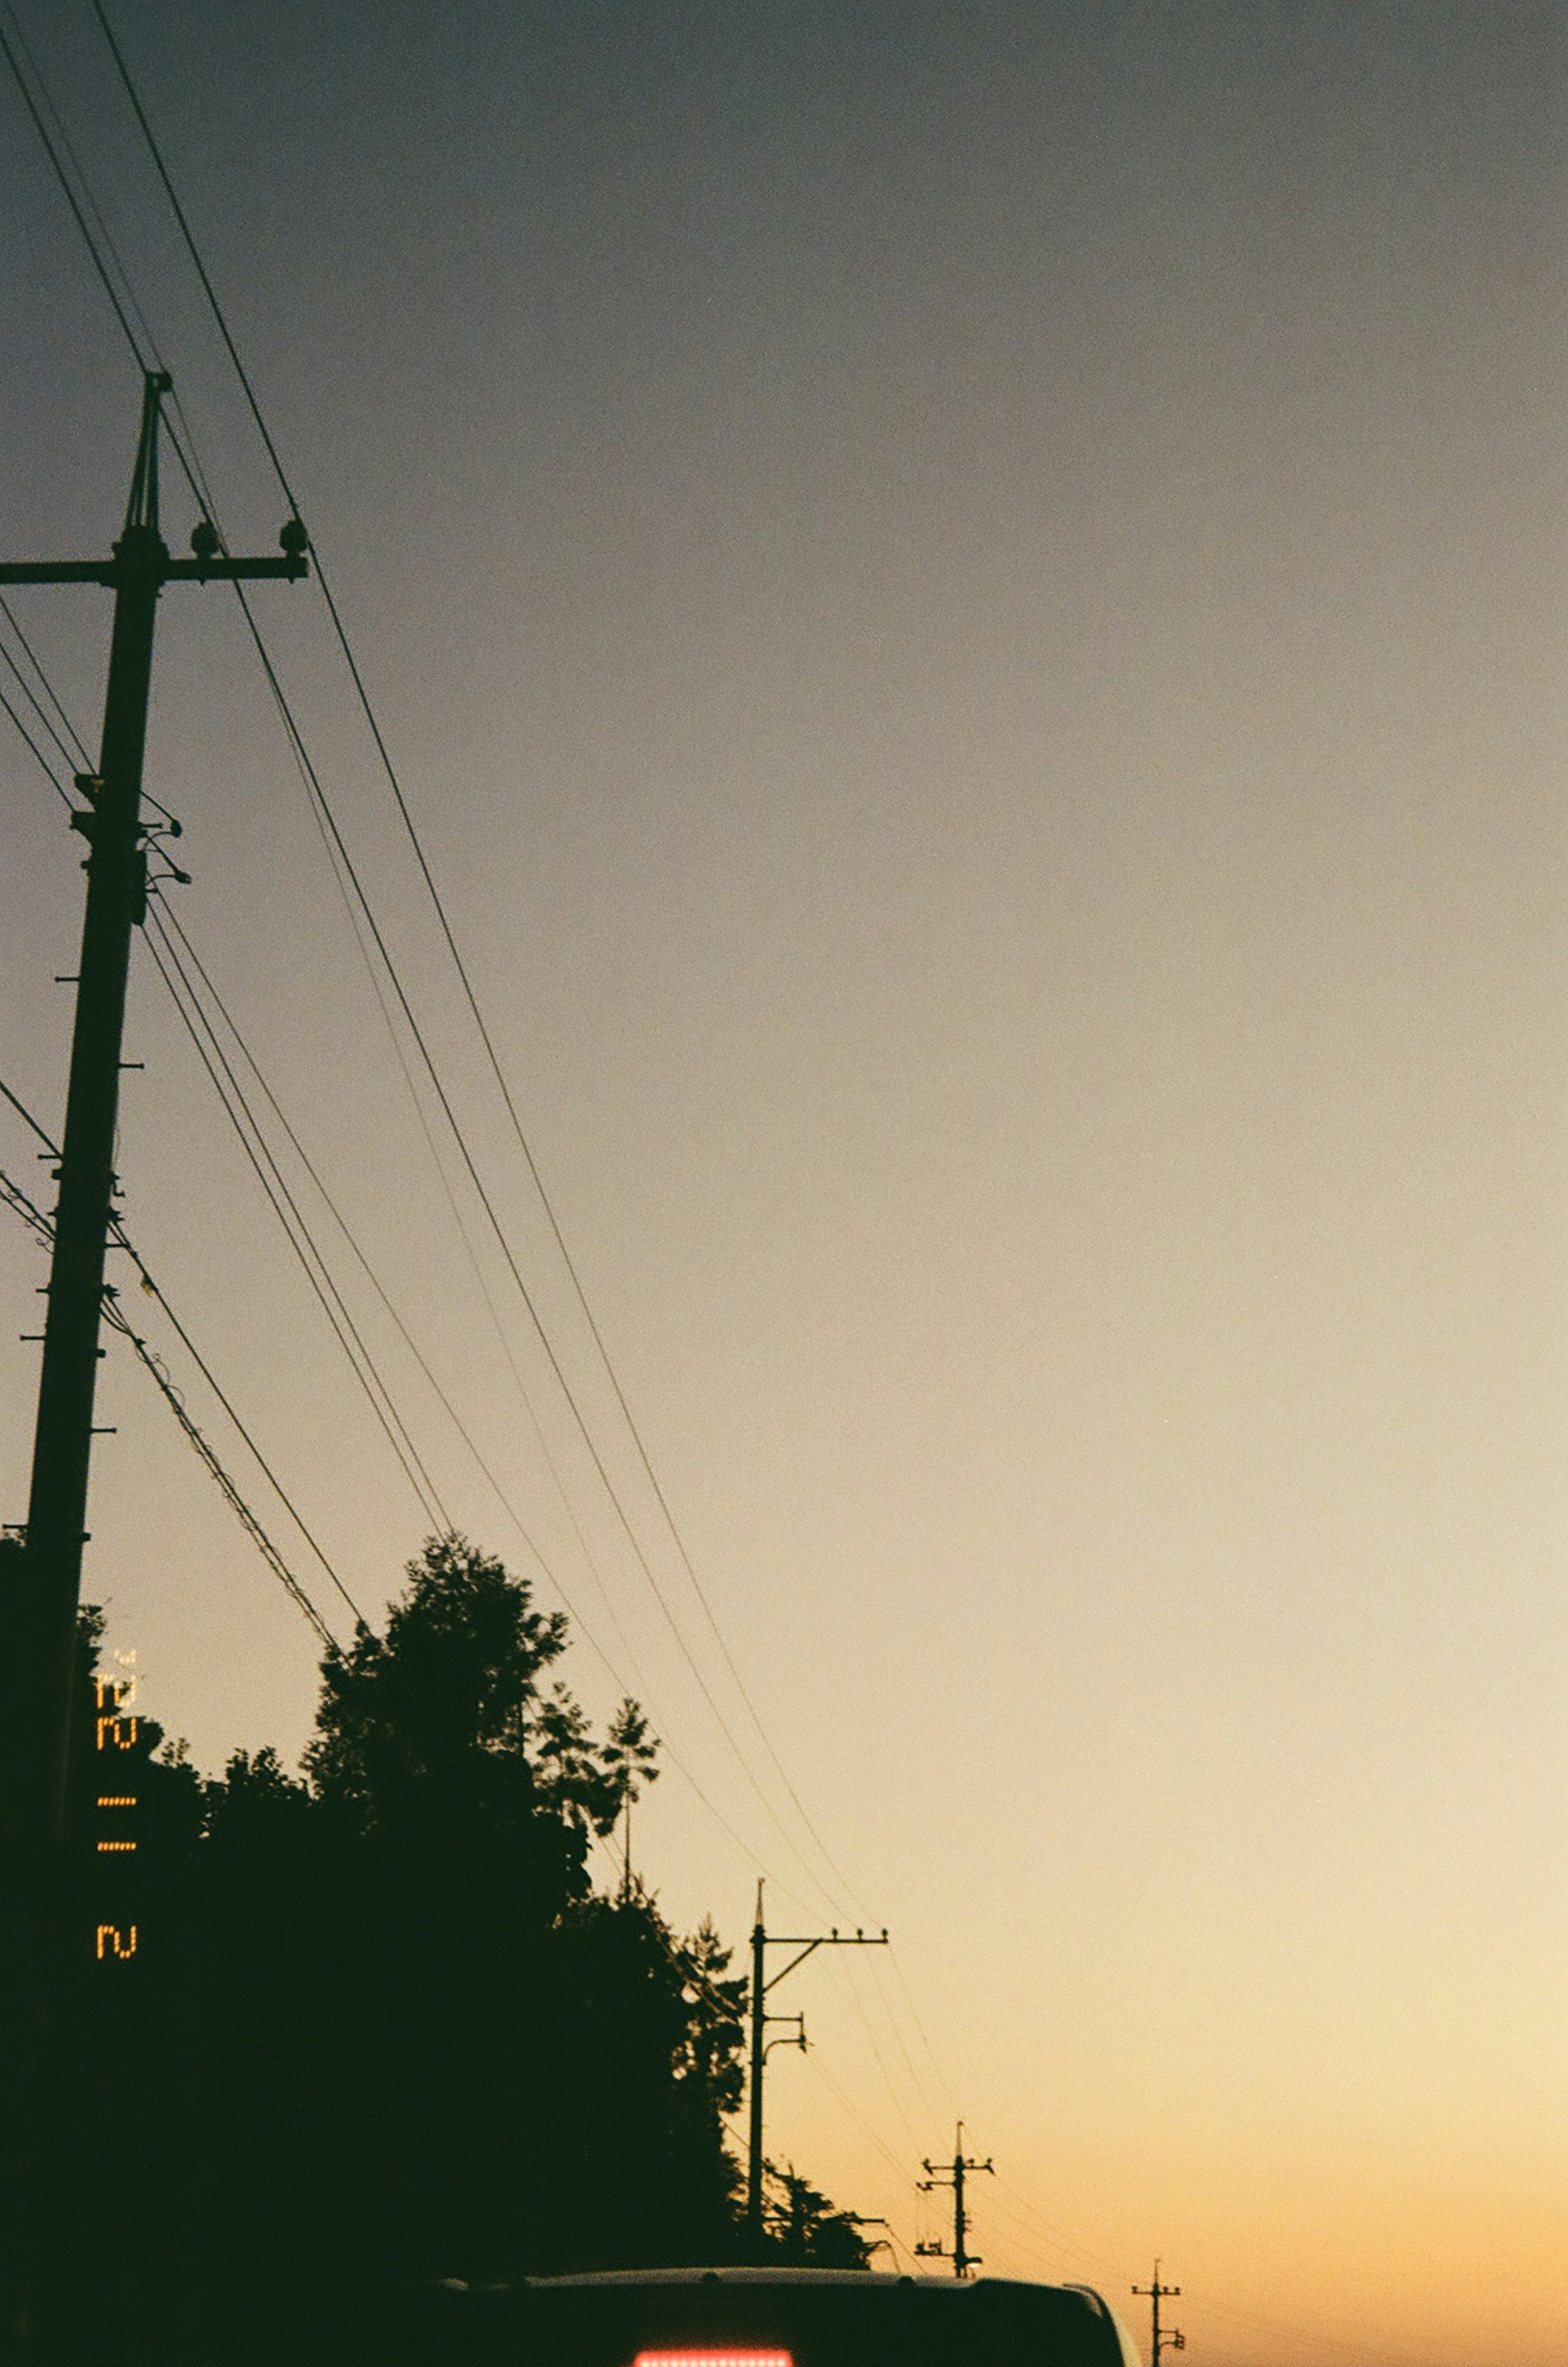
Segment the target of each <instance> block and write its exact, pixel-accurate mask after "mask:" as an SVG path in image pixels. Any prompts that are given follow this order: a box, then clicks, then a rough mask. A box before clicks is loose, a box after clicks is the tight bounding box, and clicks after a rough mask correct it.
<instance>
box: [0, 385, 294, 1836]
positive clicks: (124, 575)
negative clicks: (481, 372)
mask: <svg viewBox="0 0 1568 2367" xmlns="http://www.w3.org/2000/svg"><path fill="white" fill-rule="evenodd" d="M171 384H172V381H171V380H170V379H169V378H168V377H167V376H166V375H165V373H164V372H163V371H161V370H159V371H148V372H147V373H146V377H145V381H144V384H143V388H142V396H141V436H140V439H139V441H138V443H137V447H136V465H135V468H134V469H133V470H132V472H131V481H130V504H129V505H128V507H127V509H126V513H125V529H124V532H123V533H122V534H121V536H120V538H119V540H118V542H117V543H116V544H115V546H114V550H113V555H112V556H111V557H110V558H108V559H63V560H51V561H42V562H40V563H39V564H36V565H35V564H29V563H28V562H25V561H12V562H8V563H5V564H0V583H96V584H100V585H101V586H102V587H103V588H104V590H106V591H108V592H112V593H113V594H114V595H115V598H114V625H113V630H112V633H111V636H110V640H109V667H108V685H107V691H106V693H105V697H104V729H103V740H102V743H101V752H100V754H99V758H98V769H97V771H96V773H79V774H78V775H77V776H76V787H77V788H78V789H79V790H80V791H81V793H82V795H83V797H84V798H85V799H86V804H85V807H84V808H83V809H82V810H80V811H78V812H77V813H74V814H73V816H72V823H71V826H72V828H73V830H78V831H80V832H81V833H82V835H83V837H84V838H85V840H86V842H87V858H86V862H85V866H84V868H85V871H86V874H87V905H86V916H85V922H84V924H83V930H82V958H81V964H80V967H79V969H78V973H77V980H76V1017H75V1025H74V1032H73V1036H72V1042H71V1081H70V1085H69V1088H68V1090H67V1094H66V1103H65V1141H64V1149H63V1151H62V1157H61V1163H60V1167H59V1169H58V1171H57V1172H58V1179H59V1183H60V1199H59V1204H58V1206H57V1207H56V1209H55V1216H54V1252H53V1259H52V1262H51V1266H50V1275H49V1291H48V1297H49V1312H48V1314H47V1316H46V1317H45V1320H44V1333H43V1370H42V1374H41V1376H40V1379H39V1403H38V1428H37V1431H36V1433H35V1436H34V1444H33V1471H32V1492H31V1496H30V1499H29V1501H28V1528H27V1553H26V1556H25V1557H24V1560H23V1563H22V1567H21V1573H20V1578H19V1581H18V1584H17V1591H16V1592H15V1593H14V1595H13V1597H12V1600H11V1601H10V1602H9V1603H6V1605H5V1606H4V1609H5V1612H6V1626H7V1629H8V1631H9V1632H8V1634H7V1637H6V1655H7V1658H8V1659H9V1662H10V1668H9V1670H8V1672H7V1673H8V1675H9V1676H11V1677H12V1678H13V1679H14V1681H15V1685H14V1692H13V1695H12V1699H13V1704H14V1706H13V1708H12V1713H11V1717H10V1720H9V1721H8V1723H9V1727H10V1731H9V1732H8V1734H7V1735H6V1745H7V1746H8V1750H10V1751H13V1752H14V1753H15V1758H14V1761H13V1762H12V1769H11V1771H10V1772H11V1775H12V1780H11V1782H10V1784H9V1785H8V1787H7V1788H8V1790H9V1793H10V1807H11V1813H12V1814H14V1815H15V1817H16V1818H17V1835H18V1838H21V1837H24V1836H25V1837H26V1838H27V1839H28V1840H31V1841H33V1842H35V1843H43V1842H45V1841H47V1840H49V1838H50V1837H51V1835H58V1834H59V1833H60V1831H61V1829H62V1819H63V1812H64V1802H65V1769H66V1759H67V1753H68V1750H69V1746H70V1722H71V1670H72V1662H73V1641H74V1637H75V1629H76V1608H77V1602H78V1598H79V1596H80V1592H81V1584H82V1547H83V1545H84V1543H85V1532H84V1526H83V1524H84V1522H85V1517H86V1510H87V1465H88V1458H89V1455H90V1454H91V1450H92V1441H93V1397H94V1391H95V1387H96V1381H97V1369H98V1356H99V1353H100V1351H99V1347H98V1317H99V1313H100V1310H101V1308H102V1304H103V1295H104V1259H105V1252H106V1248H107V1238H108V1228H109V1222H110V1218H111V1216H112V1214H113V1194H114V1189H115V1177H114V1139H115V1120H116V1116H117V1113H118V1104H119V1070H120V1043H121V1038H122V1034H123V1029H124V1023H125V991H126V980H127V977H128V974H129V970H130V933H131V930H132V929H133V928H134V927H136V926H137V925H139V924H140V923H141V921H142V920H143V919H144V918H145V917H146V911H147V847H146V841H147V839H148V838H149V836H150V835H152V834H153V833H152V832H151V831H150V829H149V826H148V824H147V823H145V822H144V821H143V820H142V818H141V760H142V751H143V748H144V745H145V742H146V737H147V703H148V697H149V693H150V689H151V685H152V630H153V625H154V622H155V620H156V616H157V607H158V595H159V594H160V592H162V590H163V588H164V584H165V583H237V582H239V581H241V580H242V579H249V578H251V577H254V576H284V577H287V578H288V579H289V580H291V581H294V580H297V579H298V578H299V577H300V576H302V575H303V574H305V573H306V572H307V561H306V557H305V552H306V546H307V539H308V538H307V536H306V533H305V529H304V527H302V526H301V525H300V523H299V519H298V518H297V517H296V518H290V519H289V521H288V525H287V526H285V527H284V529H283V532H282V533H281V534H280V535H279V537H278V541H279V543H280V544H281V546H282V551H283V555H282V557H281V558H276V559H274V558H267V559H231V558H230V557H228V555H227V554H226V553H225V552H224V550H223V548H222V545H221V543H220V540H219V537H218V532H217V529H216V527H214V526H213V525H212V523H211V521H210V520H209V519H208V518H203V519H202V521H201V523H200V524H199V525H198V526H197V529H196V532H195V533H194V534H193V535H192V537H191V549H192V552H193V553H194V556H193V557H192V558H189V559H171V558H170V556H169V553H168V550H167V549H166V547H165V545H164V539H163V537H162V535H161V534H160V532H159V527H158V436H159V428H160V424H161V415H160V405H161V403H162V401H163V398H164V395H165V394H167V393H168V392H169V391H170V387H171Z"/></svg>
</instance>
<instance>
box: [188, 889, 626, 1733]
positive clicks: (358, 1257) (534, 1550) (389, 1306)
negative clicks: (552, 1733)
mask: <svg viewBox="0 0 1568 2367" xmlns="http://www.w3.org/2000/svg"><path fill="white" fill-rule="evenodd" d="M156 924H157V925H158V926H159V927H160V929H166V930H168V931H170V932H172V933H173V934H174V935H175V937H177V939H178V941H179V944H180V946H181V947H182V949H183V951H184V955H185V958H186V962H187V963H188V965H189V967H190V968H191V969H192V970H193V971H194V972H195V974H196V976H197V978H199V980H200V981H201V985H202V988H203V991H204V992H205V993H206V995H207V997H208V999H209V1002H210V1003H211V1005H212V1007H213V1009H215V1010H216V1011H217V1013H218V1014H219V1015H220V1018H221V1019H222V1021H223V1023H224V1025H225V1026H226V1027H227V1028H228V1031H229V1033H230V1035H231V1036H232V1038H233V1041H234V1044H235V1047H236V1048H237V1049H238V1051H239V1053H240V1056H241V1058H242V1059H243V1061H244V1062H245V1065H246V1067H247V1068H248V1069H249V1070H250V1072H251V1074H252V1076H253V1077H254V1079H255V1082H256V1084H257V1086H258V1088H259V1090H260V1092H261V1093H262V1094H263V1095H264V1096H265V1100H266V1103H267V1104H268V1106H269V1107H270V1109H271V1110H272V1113H273V1115H274V1116H275V1117H276V1120H277V1123H278V1125H279V1126H280V1127H282V1129H283V1132H284V1134H285V1136H286V1137H287V1138H288V1143H289V1146H290V1148H291V1149H292V1150H293V1151H294V1153H295V1156H296V1157H297V1158H298V1159H299V1163H300V1165H301V1166H302V1167H303V1169H304V1171H305V1172H306V1174H307V1175H308V1176H309V1177H310V1182H311V1183H313V1184H314V1186H315V1188H316V1190H317V1192H318V1193H319V1194H320V1195H321V1199H322V1201H323V1203H324V1204H325V1206H326V1208H327V1210H328V1213H329V1214H330V1216H331V1217H332V1218H333V1222H334V1224H335V1225H336V1226H337V1228H338V1230H339V1231H340V1232H341V1234H342V1235H343V1238H344V1241H345V1242H346V1244H347V1246H348V1249H349V1251H350V1252H351V1254H352V1255H353V1257H354V1258H355V1262H356V1263H357V1264H358V1266H359V1267H360V1270H361V1272H362V1273H363V1274H364V1275H365V1277H366V1279H367V1282H368V1283H369V1284H370V1286H371V1288H372V1289H373V1290H374V1291H375V1293H376V1296H377V1297H378V1299H379V1300H380V1303H381V1305H382V1307H383V1308H384V1309H385V1311H386V1313H387V1315H388V1317H389V1319H390V1320H391V1322H392V1324H393V1325H394V1327H395V1328H396V1330H397V1331H398V1334H399V1337H400V1339H401V1340H402V1342H403V1344H404V1346H405V1347H406V1348H407V1349H408V1351H409V1353H410V1354H411V1355H412V1357H413V1359H414V1361H415V1363H416V1364H417V1365H418V1366H419V1369H420V1371H421V1373H422V1374H423V1376H424V1378H425V1380H426V1381H427V1382H428V1383H429V1385H430V1387H431V1388H432V1390H433V1391H434V1394H435V1396H436V1398H437V1399H439V1401H440V1403H441V1405H442V1407H443V1408H444V1410H446V1414H447V1415H448V1417H449V1418H450V1420H451V1421H452V1423H453V1426H454V1427H455V1428H456V1430H457V1434H458V1436H459V1437H460V1438H461V1439H462V1441H463V1444H464V1445H465V1446H467V1448H468V1452H469V1453H470V1455H472V1456H473V1458H474V1460H475V1462H476V1463H477V1464H478V1466H479V1469H480V1471H481V1472H482V1473H483V1474H484V1477H485V1478H486V1479H487V1480H488V1481H489V1483H490V1486H491V1489H492V1490H493V1492H494V1494H495V1497H496V1500H497V1501H498V1502H499V1503H500V1505H501V1506H502V1510H503V1512H505V1513H506V1514H507V1516H508V1518H509V1519H510V1520H511V1521H512V1522H513V1525H514V1526H515V1528H516V1529H517V1532H518V1534H519V1535H520V1536H521V1537H522V1539H523V1541H524V1543H525V1546H527V1548H528V1551H529V1553H530V1554H531V1556H532V1557H533V1558H534V1560H535V1562H536V1564H537V1566H538V1568H539V1569H540V1571H541V1572H542V1573H543V1575H544V1576H545V1578H546V1579H547V1580H548V1581H549V1583H550V1584H551V1586H552V1587H553V1588H554V1589H555V1591H556V1592H557V1593H558V1595H559V1596H560V1598H561V1601H562V1603H564V1605H565V1607H566V1610H567V1612H568V1614H569V1615H570V1618H571V1619H572V1620H573V1622H574V1623H575V1625H577V1626H578V1628H579V1629H580V1630H581V1633H582V1635H583V1637H585V1639H586V1640H587V1641H588V1642H589V1643H590V1645H591V1646H592V1648H593V1650H594V1651H595V1653H596V1654H597V1656H598V1658H599V1659H601V1660H602V1661H603V1663H604V1667H605V1669H606V1670H608V1672H609V1674H610V1675H611V1676H612V1677H613V1678H614V1679H615V1682H616V1683H617V1684H618V1685H620V1687H621V1689H622V1691H623V1692H629V1691H630V1690H631V1688H630V1686H629V1685H628V1684H627V1682H626V1678H625V1677H624V1676H623V1675H622V1673H621V1672H620V1670H617V1668H616V1667H615V1662H614V1661H613V1660H612V1659H610V1658H609V1656H608V1654H607V1653H606V1652H605V1651H604V1647H603V1646H602V1645H601V1644H600V1643H599V1641H598V1639H597V1638H596V1637H595V1636H594V1635H593V1631H592V1628H591V1626H590V1625H588V1623H587V1621H586V1620H585V1619H584V1618H583V1616H582V1614H581V1610H580V1609H579V1608H578V1606H577V1605H576V1604H575V1603H573V1602H572V1600H571V1597H570V1593H569V1592H568V1591H567V1589H566V1587H565V1586H564V1584H563V1583H562V1581H561V1579H560V1576H559V1574H558V1571H557V1570H556V1569H555V1568H554V1567H553V1566H552V1564H551V1562H550V1560H549V1559H548V1557H547V1555H546V1553H545V1551H544V1548H543V1547H542V1546H540V1545H539V1543H538V1541H537V1539H536V1537H535V1536H534V1535H533V1533H532V1531H531V1530H530V1529H529V1527H528V1525H527V1523H525V1520H524V1519H523V1516H522V1514H521V1513H520V1512H518V1510H517V1508H516V1506H515V1505H514V1504H513V1501H512V1500H511V1498H510V1497H509V1496H508V1495H507V1493H506V1490H505V1489H503V1488H502V1484H501V1481H500V1480H499V1479H498V1478H497V1477H496V1475H495V1473H494V1472H493V1471H492V1469H491V1466H490V1464H489V1463H488V1462H487V1460H486V1459H485V1456H484V1455H483V1454H482V1452H481V1451H480V1449H479V1445H478V1444H477V1443H476V1442H475V1440H474V1438H473V1436H472V1434H471V1433H470V1432H469V1431H468V1426H467V1425H466V1423H465V1422H464V1421H463V1419H462V1416H461V1415H460V1414H459V1413H458V1411H457V1408H456V1407H455V1406H454V1405H453V1403H452V1400H451V1399H450V1398H449V1397H448V1396H447V1394H446V1390H445V1388H444V1387H442V1385H441V1382H440V1380H439V1379H438V1378H437V1376H436V1375H435V1374H434V1371H433V1370H432V1369H431V1366H430V1365H429V1364H428V1362H427V1361H426V1359H425V1357H424V1355H423V1352H422V1350H421V1349H420V1346H419V1343H418V1342H417V1341H416V1340H415V1339H414V1337H413V1335H412V1332H411V1331H409V1328H408V1326H407V1324H406V1323H405V1322H404V1321H403V1319H402V1317H401V1315H400V1313H399V1311H398V1308H397V1307H396V1306H395V1304H394V1303H393V1301H392V1299H391V1297H389V1293H388V1292H387V1290H386V1288H385V1286H384V1285H383V1284H382V1282H381V1279H380V1276H379V1275H378V1274H377V1272H376V1270H375V1268H374V1267H373V1266H372V1264H371V1263H370V1261H369V1259H368V1258H367V1256H366V1254H365V1251H364V1250H363V1248H362V1247H361V1245H360V1243H359V1241H358V1240H357V1238H356V1237H355V1233H354V1231H353V1230H352V1229H351V1227H350V1226H349V1224H348V1222H347V1219H346V1218H345V1217H344V1214H343V1212H342V1210H341V1209H340V1207H339V1206H338V1205H337V1202H336V1200H335V1199H334V1198H333V1195H332V1194H331V1192H330V1191H329V1190H328V1188H327V1185H326V1183H325V1182H324V1181H323V1180H322V1177H321V1173H320V1172H319V1170H318V1169H317V1167H316V1165H315V1163H314V1161H312V1160H311V1158H310V1154H309V1152H308V1151H307V1150H306V1149H305V1147H304V1145H303V1143H302V1142H301V1141H300V1139H299V1135H298V1133H297V1132H296V1131H295V1128H294V1127H293V1126H292V1125H291V1123H290V1121H289V1119H288V1115H287V1113H286V1112H285V1110H284V1109H283V1106H282V1104H280V1102H279V1101H278V1099H277V1096H276V1093H274V1091H273V1089H272V1086H271V1085H270V1083H269V1082H268V1081H267V1078H266V1076H265V1073H264V1072H263V1070H262V1069H261V1067H260V1064H259V1063H258V1061H257V1059H256V1058H255V1055H254V1052H253V1051H252V1049H251V1048H250V1046H249V1044H248V1043H247V1042H246V1040H245V1037H244V1036H243V1033H242V1031H241V1029H240V1026H239V1025H238V1023H237V1021H236V1020H235V1018H234V1016H233V1014H232V1013H231V1010H230V1009H229V1006H228V1004H227V1003H226V1002H224V1000H223V997H222V995H221V994H220V991H219V990H218V988H217V986H216V985H215V984H214V982H213V980H212V976H211V973H210V972H209V969H208V968H207V967H206V965H205V963H204V962H203V961H202V959H201V957H200V955H199V954H198V953H197V950H196V947H195V946H193V945H192V943H191V941H190V937H189V935H188V934H187V933H186V929H185V928H184V927H183V925H182V924H181V923H180V920H179V918H178V915H177V914H176V913H175V912H174V911H173V909H172V907H171V906H170V905H169V903H168V901H167V900H166V899H163V900H160V909H159V911H158V913H157V915H156ZM209 1024H210V1018H209ZM623 1641H624V1638H623ZM637 1681H638V1682H639V1683H641V1682H643V1681H642V1679H641V1676H640V1672H638V1674H637ZM644 1690H645V1691H646V1686H645V1687H644Z"/></svg>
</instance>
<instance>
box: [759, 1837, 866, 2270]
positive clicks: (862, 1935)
mask: <svg viewBox="0 0 1568 2367" xmlns="http://www.w3.org/2000/svg"><path fill="white" fill-rule="evenodd" d="M886 1945H887V1934H886V1931H883V1932H881V1933H880V1934H875V1933H872V1932H869V1931H837V1930H835V1931H825V1932H819V1933H818V1936H817V1938H816V1939H814V1940H802V1939H799V1938H790V1937H787V1936H786V1935H785V1934H784V1933H783V1932H780V1931H764V1930H763V1928H762V1886H761V1883H760V1882H759V1883H758V1885H757V1920H756V1922H755V1923H754V1924H753V1926H752V1929H751V2087H750V2107H751V2156H750V2163H749V2165H748V2169H747V2179H746V2233H747V2238H748V2241H749V2244H750V2250H751V2254H752V2258H753V2259H754V2260H760V2259H761V2257H762V2066H763V2064H764V2062H765V2061H766V2060H767V2052H768V2050H767V2045H766V2043H765V2033H766V2030H767V2025H768V2023H769V2022H795V2021H797V2020H798V2019H799V2017H798V2016H797V2015H795V2014H777V2013H769V2011H768V2010H767V1999H768V1993H769V1991H770V1990H771V1989H776V1988H777V1987H778V1985H779V1983H780V1982H781V1981H782V1980H784V1978H785V1976H787V1975H788V1974H790V1973H793V1972H794V1970H795V1966H796V1965H803V1964H804V1963H805V1962H806V1959H807V1956H810V1955H815V1954H816V1952H817V1950H818V1948H886ZM770 1948H795V1949H796V1950H797V1951H798V1952H799V1953H798V1954H795V1955H793V1956H792V1957H791V1958H790V1960H789V1962H788V1964H787V1965H781V1966H780V1968H779V1970H778V1971H777V1972H776V1973H775V1974H774V1975H773V1979H772V1980H769V1979H768V1977H767V1952H768V1950H769V1949H770ZM791 2044H799V2045H801V2046H804V2045H805V2044H806V2033H805V2030H804V2028H803V2029H802V2031H801V2033H800V2037H799V2039H798V2041H792V2042H791Z"/></svg>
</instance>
